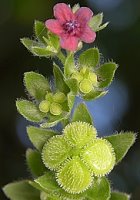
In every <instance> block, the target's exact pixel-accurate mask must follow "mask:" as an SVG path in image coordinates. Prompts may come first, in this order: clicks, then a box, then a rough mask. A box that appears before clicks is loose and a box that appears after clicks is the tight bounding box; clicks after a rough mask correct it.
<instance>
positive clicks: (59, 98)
mask: <svg viewBox="0 0 140 200" xmlns="http://www.w3.org/2000/svg"><path fill="white" fill-rule="evenodd" d="M53 100H54V102H57V103H64V101H66V95H65V94H64V93H63V92H57V93H56V94H54V96H53Z"/></svg>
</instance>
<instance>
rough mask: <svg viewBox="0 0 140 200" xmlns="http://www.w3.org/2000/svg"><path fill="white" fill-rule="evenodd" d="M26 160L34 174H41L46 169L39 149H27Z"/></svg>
mask: <svg viewBox="0 0 140 200" xmlns="http://www.w3.org/2000/svg"><path fill="white" fill-rule="evenodd" d="M26 161H27V165H28V167H29V169H30V171H31V173H32V175H33V176H41V175H43V173H44V172H45V171H46V168H45V165H44V164H43V162H42V159H41V154H40V153H39V152H38V151H36V150H32V149H27V151H26Z"/></svg>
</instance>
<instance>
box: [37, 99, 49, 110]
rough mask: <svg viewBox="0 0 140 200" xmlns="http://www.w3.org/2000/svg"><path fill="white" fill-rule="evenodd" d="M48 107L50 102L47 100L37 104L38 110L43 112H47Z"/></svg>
mask: <svg viewBox="0 0 140 200" xmlns="http://www.w3.org/2000/svg"><path fill="white" fill-rule="evenodd" d="M49 109H50V102H49V101H47V100H44V101H41V103H40V104H39V110H40V111H41V112H43V113H47V112H49Z"/></svg>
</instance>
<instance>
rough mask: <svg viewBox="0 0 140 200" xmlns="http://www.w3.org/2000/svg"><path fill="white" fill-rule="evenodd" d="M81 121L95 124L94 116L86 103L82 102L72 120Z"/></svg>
mask: <svg viewBox="0 0 140 200" xmlns="http://www.w3.org/2000/svg"><path fill="white" fill-rule="evenodd" d="M75 121H81V122H87V123H89V124H91V125H93V122H92V117H91V115H90V113H89V111H88V109H87V107H86V105H85V104H84V103H80V104H79V105H78V106H77V107H76V108H75V110H74V113H73V116H72V122H75Z"/></svg>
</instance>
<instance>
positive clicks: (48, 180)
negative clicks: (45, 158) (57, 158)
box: [34, 171, 60, 191]
mask: <svg viewBox="0 0 140 200" xmlns="http://www.w3.org/2000/svg"><path fill="white" fill-rule="evenodd" d="M34 181H35V182H36V183H38V184H39V185H40V186H41V187H42V188H44V189H45V190H47V191H54V190H59V189H60V188H59V186H58V184H57V182H56V180H55V175H54V174H53V173H52V172H50V171H48V172H46V173H45V174H44V175H43V176H40V177H39V178H37V179H35V180H34Z"/></svg>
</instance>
